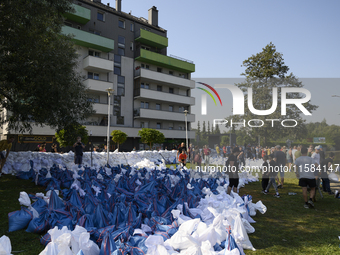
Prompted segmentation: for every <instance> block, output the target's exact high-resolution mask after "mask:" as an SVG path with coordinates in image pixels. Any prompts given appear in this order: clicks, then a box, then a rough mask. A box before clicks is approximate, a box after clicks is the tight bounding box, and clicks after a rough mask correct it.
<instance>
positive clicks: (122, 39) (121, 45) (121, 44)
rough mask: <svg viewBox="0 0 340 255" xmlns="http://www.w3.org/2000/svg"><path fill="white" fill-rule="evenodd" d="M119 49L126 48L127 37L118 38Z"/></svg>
mask: <svg viewBox="0 0 340 255" xmlns="http://www.w3.org/2000/svg"><path fill="white" fill-rule="evenodd" d="M118 47H122V48H125V37H124V36H120V35H119V36H118Z"/></svg>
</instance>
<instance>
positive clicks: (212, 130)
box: [211, 124, 215, 134]
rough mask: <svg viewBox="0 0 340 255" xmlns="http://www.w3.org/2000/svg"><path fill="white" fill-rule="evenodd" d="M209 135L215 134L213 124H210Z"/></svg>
mask: <svg viewBox="0 0 340 255" xmlns="http://www.w3.org/2000/svg"><path fill="white" fill-rule="evenodd" d="M211 134H215V130H214V124H211Z"/></svg>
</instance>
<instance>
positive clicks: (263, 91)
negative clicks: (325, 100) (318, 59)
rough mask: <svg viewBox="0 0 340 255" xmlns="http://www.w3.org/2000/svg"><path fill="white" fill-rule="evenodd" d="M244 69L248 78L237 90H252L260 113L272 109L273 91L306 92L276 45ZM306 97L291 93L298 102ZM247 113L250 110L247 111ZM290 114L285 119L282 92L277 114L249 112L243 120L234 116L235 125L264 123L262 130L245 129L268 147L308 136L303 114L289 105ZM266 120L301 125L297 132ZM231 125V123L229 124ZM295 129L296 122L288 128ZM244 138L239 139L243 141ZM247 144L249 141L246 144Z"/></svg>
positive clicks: (267, 48)
mask: <svg viewBox="0 0 340 255" xmlns="http://www.w3.org/2000/svg"><path fill="white" fill-rule="evenodd" d="M243 66H244V67H246V69H245V72H244V73H242V75H244V76H245V77H246V80H245V82H243V83H239V84H237V86H238V87H239V88H240V89H242V90H243V92H248V88H252V92H253V100H252V101H253V107H254V108H255V109H256V110H268V109H270V108H271V106H272V98H273V88H277V87H278V88H283V87H294V88H302V87H303V84H302V83H301V82H300V81H299V80H298V79H297V78H296V77H295V76H294V75H293V74H292V73H290V74H287V73H288V70H289V68H288V66H286V65H285V63H284V61H283V55H282V54H281V53H279V52H277V51H276V48H275V46H274V44H272V43H270V44H268V45H267V46H266V47H264V48H263V50H262V52H260V53H257V54H256V55H252V56H251V57H250V58H248V59H247V60H245V61H243ZM302 97H304V95H301V94H300V93H288V94H287V98H289V99H293V98H294V99H296V98H302ZM247 101H248V94H246V95H245V102H247ZM303 106H304V107H305V108H306V109H307V110H308V111H310V112H312V111H313V110H315V109H316V108H317V106H316V105H313V104H311V103H310V102H307V103H304V104H303ZM245 109H246V108H245ZM286 109H287V112H286V115H285V116H281V90H280V89H279V90H278V107H277V109H276V111H275V112H274V113H272V114H270V115H255V114H253V113H251V112H250V111H249V109H248V110H245V114H244V115H243V116H230V117H229V118H227V119H229V121H230V119H231V118H232V119H233V121H234V122H236V121H237V122H240V121H243V120H245V121H246V123H248V121H249V120H251V119H257V120H259V121H255V122H253V123H251V124H252V125H255V124H257V125H261V121H263V123H264V125H263V126H262V127H260V128H250V127H249V126H248V125H246V127H241V129H243V130H246V131H247V134H248V135H251V137H258V136H260V137H261V140H262V139H263V142H264V145H266V143H267V141H269V140H270V139H276V138H277V137H280V136H284V135H293V136H295V137H298V136H301V135H303V134H304V133H305V127H304V122H305V120H304V119H302V117H301V111H300V110H299V109H298V108H297V107H296V106H295V105H292V104H288V105H287V107H286ZM266 119H280V120H283V119H294V120H296V121H297V123H298V124H297V126H296V127H295V128H284V127H282V125H281V124H280V123H278V122H275V123H274V127H272V122H268V121H266ZM229 123H230V122H229ZM288 124H289V125H293V124H295V123H293V122H288V121H287V122H286V125H288ZM240 139H241V138H239V140H240ZM245 142H247V141H245Z"/></svg>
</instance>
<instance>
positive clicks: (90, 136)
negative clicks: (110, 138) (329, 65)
mask: <svg viewBox="0 0 340 255" xmlns="http://www.w3.org/2000/svg"><path fill="white" fill-rule="evenodd" d="M90 142H91V167H92V166H93V164H92V152H93V142H92V130H90Z"/></svg>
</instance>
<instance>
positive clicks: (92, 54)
mask: <svg viewBox="0 0 340 255" xmlns="http://www.w3.org/2000/svg"><path fill="white" fill-rule="evenodd" d="M89 55H90V56H94V57H97V58H100V52H98V51H94V50H89Z"/></svg>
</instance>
